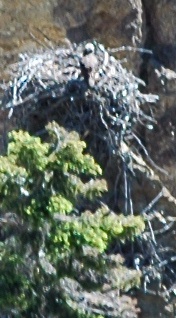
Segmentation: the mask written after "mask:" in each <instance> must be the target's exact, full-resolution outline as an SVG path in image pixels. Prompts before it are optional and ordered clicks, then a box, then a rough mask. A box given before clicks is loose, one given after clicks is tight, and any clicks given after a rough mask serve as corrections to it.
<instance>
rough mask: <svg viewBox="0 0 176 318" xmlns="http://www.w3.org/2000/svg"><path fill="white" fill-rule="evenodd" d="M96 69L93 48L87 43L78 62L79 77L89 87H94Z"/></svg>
mask: <svg viewBox="0 0 176 318" xmlns="http://www.w3.org/2000/svg"><path fill="white" fill-rule="evenodd" d="M97 67H98V59H97V57H96V55H95V47H94V45H93V44H92V43H87V44H86V45H85V47H84V51H83V56H82V58H81V60H80V68H81V75H82V76H83V77H84V80H85V82H86V83H87V85H88V86H89V87H94V85H95V75H96V71H97Z"/></svg>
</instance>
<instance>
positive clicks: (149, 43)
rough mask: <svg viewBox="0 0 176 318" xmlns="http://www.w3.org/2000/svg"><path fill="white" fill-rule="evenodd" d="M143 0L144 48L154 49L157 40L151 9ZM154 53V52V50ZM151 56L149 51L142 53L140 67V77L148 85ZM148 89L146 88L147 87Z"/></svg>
mask: <svg viewBox="0 0 176 318" xmlns="http://www.w3.org/2000/svg"><path fill="white" fill-rule="evenodd" d="M141 2H142V6H143V15H144V19H143V20H144V21H145V24H146V25H145V27H146V39H145V42H144V48H145V49H148V50H151V51H154V50H153V49H154V44H155V40H154V36H153V35H154V29H153V25H152V22H151V14H150V12H151V9H149V7H148V5H147V4H146V2H145V0H141ZM153 53H154V52H153ZM150 58H151V55H150V54H148V53H144V54H143V55H142V61H143V62H142V63H141V67H140V73H139V75H140V78H141V79H143V80H144V82H145V83H146V85H147V84H148V71H147V69H148V67H147V66H148V63H149V60H150ZM145 90H146V89H145Z"/></svg>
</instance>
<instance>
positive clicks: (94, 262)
mask: <svg viewBox="0 0 176 318" xmlns="http://www.w3.org/2000/svg"><path fill="white" fill-rule="evenodd" d="M47 130H48V132H49V135H48V142H42V141H41V139H40V138H39V137H34V136H30V135H29V134H28V133H27V132H23V131H18V132H16V131H12V132H11V133H10V134H9V144H8V152H7V155H6V156H1V157H0V207H1V219H0V222H1V223H0V235H1V237H0V238H1V240H0V277H1V279H0V308H1V312H2V313H7V314H9V315H12V316H13V317H47V318H49V317H63V318H66V317H70V318H72V317H73V318H77V317H78V318H95V317H97V318H100V317H101V318H103V317H124V318H125V317H137V309H136V307H135V304H134V303H133V302H132V300H131V299H130V297H127V296H125V297H126V298H124V296H121V297H120V296H119V295H120V293H121V292H127V291H128V290H129V289H131V288H132V287H134V286H138V285H139V283H140V272H139V271H136V270H130V269H128V268H127V267H126V266H125V265H124V260H123V258H122V257H121V256H120V255H113V254H112V253H110V249H109V248H110V246H111V244H112V243H113V242H115V241H117V242H119V243H120V242H121V243H123V242H124V241H125V240H127V239H128V240H133V239H134V238H135V237H136V236H137V235H139V234H140V233H141V232H142V231H143V230H144V221H143V219H142V218H141V217H139V216H128V217H125V216H123V215H116V214H115V213H114V212H112V211H110V210H109V208H108V207H107V206H106V205H104V204H101V203H100V199H101V197H102V194H103V193H104V192H106V191H107V185H106V182H105V180H104V179H101V176H102V170H101V168H100V167H99V165H98V164H96V163H95V161H94V159H93V157H92V156H90V155H89V154H86V153H85V148H86V144H85V143H84V142H83V141H81V140H80V138H79V135H78V134H77V133H76V132H68V131H66V130H65V129H64V128H62V127H60V126H58V125H57V124H56V123H55V122H52V123H50V124H48V126H47ZM107 251H109V252H108V253H107Z"/></svg>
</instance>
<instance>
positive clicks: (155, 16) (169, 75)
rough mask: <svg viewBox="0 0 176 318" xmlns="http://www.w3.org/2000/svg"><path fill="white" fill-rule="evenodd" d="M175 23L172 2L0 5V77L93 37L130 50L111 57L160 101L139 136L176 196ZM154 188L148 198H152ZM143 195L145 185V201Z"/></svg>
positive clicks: (81, 0) (59, 0)
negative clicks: (20, 63) (24, 56)
mask: <svg viewBox="0 0 176 318" xmlns="http://www.w3.org/2000/svg"><path fill="white" fill-rule="evenodd" d="M175 22H176V2H175V0H159V1H158V0H110V1H107V0H97V1H94V0H50V1H47V0H38V1H36V0H13V1H11V0H1V1H0V57H1V65H0V72H1V77H0V78H1V80H6V79H7V78H8V75H7V74H6V73H4V70H5V68H6V67H7V65H8V64H9V63H14V62H16V61H17V60H18V54H19V53H20V52H25V51H36V50H37V49H39V48H40V49H45V48H47V47H51V48H52V47H56V46H58V45H69V43H70V42H77V43H78V42H80V41H83V40H88V39H93V38H95V39H96V40H98V41H99V42H102V43H103V44H104V45H105V46H106V47H107V46H108V47H117V48H118V47H122V46H127V47H129V46H131V47H133V50H131V49H127V50H123V49H122V50H119V51H118V52H117V53H116V57H117V58H119V59H121V60H123V62H124V66H125V67H127V68H128V69H131V70H132V71H133V72H134V73H135V75H137V76H138V77H141V78H142V79H144V80H145V82H146V84H147V85H146V91H147V92H152V93H154V94H158V95H159V97H160V99H159V102H158V104H157V106H154V108H153V113H154V116H155V117H156V119H157V125H154V126H153V129H152V130H146V129H143V131H141V134H142V135H143V141H144V143H145V145H146V147H147V149H148V151H149V153H150V155H151V157H152V159H154V161H155V162H157V164H158V165H160V166H161V167H162V168H164V169H165V170H166V171H167V172H168V174H167V175H164V174H162V173H160V172H157V173H158V174H159V176H160V178H161V180H162V181H163V182H164V184H166V185H167V187H168V188H169V190H170V192H171V194H172V195H173V196H176V187H175V183H176V164H175V158H176V150H175V149H176V141H175V134H176V104H175V96H176V44H175V43H176V28H175ZM138 48H145V49H149V50H152V51H153V54H148V53H143V54H141V52H139V51H138V50H137V49H138ZM135 49H136V51H135ZM1 119H2V121H3V120H4V118H3V117H2V116H1ZM1 125H2V123H1ZM1 131H2V129H1ZM156 188H157V187H155V189H154V190H153V191H154V192H153V194H152V193H150V196H149V197H150V199H151V198H152V197H153V196H155V195H156V194H157V193H156ZM147 191H148V188H147V186H146V197H148V194H147ZM149 191H151V187H150V190H149ZM174 206H175V205H174ZM172 210H173V214H174V208H173V209H172ZM149 298H150V297H149ZM141 303H142V304H143V299H142V301H141ZM157 304H158V306H159V307H158V308H159V309H158V312H161V315H160V317H163V318H164V317H172V314H169V313H166V312H165V313H164V309H162V306H161V304H160V300H158V302H157ZM155 305H156V304H155V300H154V301H153V303H152V300H151V299H150V306H149V307H150V312H149V311H148V308H147V307H148V305H147V304H145V305H144V310H143V311H142V312H143V314H142V316H141V317H143V318H144V317H146V318H147V317H150V318H152V317H153V318H154V317H156V312H155V310H154V309H155V308H156V306H155ZM152 306H153V311H152ZM152 312H153V316H152Z"/></svg>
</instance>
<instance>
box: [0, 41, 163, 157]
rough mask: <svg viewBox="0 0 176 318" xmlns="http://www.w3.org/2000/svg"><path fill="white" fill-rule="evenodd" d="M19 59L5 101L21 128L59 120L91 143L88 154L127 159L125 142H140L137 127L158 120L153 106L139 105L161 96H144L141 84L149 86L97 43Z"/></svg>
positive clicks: (4, 104) (23, 56)
mask: <svg viewBox="0 0 176 318" xmlns="http://www.w3.org/2000/svg"><path fill="white" fill-rule="evenodd" d="M20 59H21V60H20V61H19V62H18V63H17V64H15V65H12V66H11V67H10V70H9V71H10V73H11V78H12V80H11V81H10V83H9V84H8V86H6V87H5V93H4V96H3V98H2V101H1V107H2V108H3V109H8V110H9V112H8V117H9V119H10V118H11V119H15V120H16V123H17V127H18V128H19V127H20V128H24V129H25V128H27V129H28V127H29V121H30V118H31V116H32V115H35V116H37V118H38V122H41V121H42V120H43V119H44V121H45V124H46V122H47V121H48V120H56V121H57V122H58V123H59V124H60V125H62V126H64V127H65V128H67V129H69V130H76V131H77V132H78V133H80V134H81V136H83V137H84V138H85V139H86V140H88V141H89V142H88V145H89V148H90V149H89V150H91V151H92V150H95V149H96V153H97V150H98V152H99V153H100V154H102V153H104V152H106V153H108V154H109V155H114V154H117V153H118V155H119V154H120V155H123V153H122V152H123V149H122V148H123V146H122V145H123V143H124V142H125V143H127V144H128V142H129V140H131V139H133V138H136V141H139V139H138V138H137V136H136V134H135V127H136V124H138V123H140V124H143V125H151V123H152V122H154V119H153V118H152V116H151V115H150V114H151V113H152V112H150V108H149V107H148V110H149V111H147V114H146V113H144V111H143V110H142V108H141V106H142V104H146V102H147V103H154V102H156V100H157V99H158V96H156V95H151V94H142V93H141V92H140V91H139V86H141V85H145V83H144V82H143V81H142V80H141V79H139V78H137V77H135V76H134V75H133V74H132V73H131V72H128V71H127V70H126V69H125V68H124V67H123V66H122V64H121V62H120V61H118V60H117V59H115V58H114V57H113V56H112V55H111V54H110V51H108V50H106V49H105V48H104V46H103V45H101V44H99V43H97V42H93V43H81V44H79V45H72V47H70V48H62V47H61V48H57V49H56V50H55V51H54V50H48V51H45V52H41V53H37V54H32V53H31V54H27V53H26V54H21V55H20ZM37 127H39V128H40V129H41V130H42V128H43V127H44V125H43V126H42V124H41V126H40V125H39V124H38V126H37ZM29 130H30V129H29ZM35 132H36V131H35Z"/></svg>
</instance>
